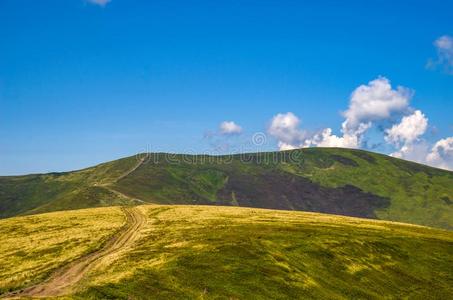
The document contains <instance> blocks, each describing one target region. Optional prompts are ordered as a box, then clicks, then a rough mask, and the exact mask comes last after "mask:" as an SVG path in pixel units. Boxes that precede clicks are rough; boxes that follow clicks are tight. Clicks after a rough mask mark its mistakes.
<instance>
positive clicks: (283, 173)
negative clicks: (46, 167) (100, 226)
mask: <svg viewBox="0 0 453 300" xmlns="http://www.w3.org/2000/svg"><path fill="white" fill-rule="evenodd" d="M143 202H145V203H159V204H209V205H231V206H247V207H258V208H270V209H287V210H303V211H312V212H323V213H331V214H339V215H347V216H356V217H365V218H376V219H383V220H392V221H401V222H408V223H414V224H420V225H427V226H433V227H440V228H446V229H453V172H449V171H444V170H440V169H435V168H431V167H428V166H424V165H420V164H416V163H413V162H408V161H404V160H400V159H396V158H392V157H389V156H386V155H381V154H376V153H371V152H366V151H362V150H351V149H339V148H308V149H300V150H292V151H282V152H265V153H247V154H239V155H234V156H206V155H173V154H164V153H157V154H148V155H147V154H142V155H138V156H133V157H128V158H124V159H119V160H116V161H112V162H108V163H104V164H100V165H98V166H95V167H92V168H88V169H84V170H79V171H74V172H66V173H50V174H39V175H27V176H8V177H0V217H10V216H15V215H24V214H31V213H40V212H48V211H56V210H67V209H76V208H87V207H97V206H111V205H120V204H139V203H143Z"/></svg>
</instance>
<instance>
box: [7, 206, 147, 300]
mask: <svg viewBox="0 0 453 300" xmlns="http://www.w3.org/2000/svg"><path fill="white" fill-rule="evenodd" d="M123 211H124V213H125V215H126V218H127V221H126V225H125V226H124V227H123V229H122V230H121V231H120V232H119V233H118V234H116V235H115V236H114V237H113V238H111V239H110V240H109V241H108V242H107V244H106V245H105V246H104V247H103V248H102V249H100V250H98V251H96V252H93V253H90V254H88V255H86V256H83V257H81V258H79V259H77V260H76V261H74V262H72V263H70V264H69V265H66V266H64V267H62V268H60V269H58V270H56V271H55V272H54V273H53V275H52V276H51V277H50V278H49V280H47V281H45V282H43V283H40V284H38V285H35V286H32V287H29V288H27V289H25V290H23V291H22V292H20V293H17V294H10V295H9V298H11V299H12V298H18V297H24V296H25V297H27V296H28V297H52V296H61V295H66V294H68V293H70V292H71V291H72V289H73V288H74V286H75V285H76V284H77V283H78V282H79V281H80V280H81V279H82V278H83V277H84V275H85V274H86V273H87V272H88V271H90V270H92V269H94V268H96V267H97V266H98V265H99V264H100V263H101V262H103V261H108V259H109V258H110V257H112V256H114V255H115V254H117V253H118V252H119V251H121V250H122V249H125V248H126V247H127V246H129V245H131V244H132V243H133V242H134V241H135V240H136V239H137V237H138V236H139V231H140V228H142V227H143V226H144V225H145V223H146V219H145V216H144V215H143V214H142V213H141V212H140V211H139V210H138V209H137V208H135V207H126V208H123Z"/></svg>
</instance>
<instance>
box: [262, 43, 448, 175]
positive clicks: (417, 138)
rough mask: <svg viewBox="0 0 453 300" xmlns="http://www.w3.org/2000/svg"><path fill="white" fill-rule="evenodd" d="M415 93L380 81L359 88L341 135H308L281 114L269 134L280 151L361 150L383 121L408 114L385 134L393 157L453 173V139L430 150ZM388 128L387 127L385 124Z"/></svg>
mask: <svg viewBox="0 0 453 300" xmlns="http://www.w3.org/2000/svg"><path fill="white" fill-rule="evenodd" d="M450 43H453V41H445V40H442V41H439V47H444V48H449V47H451V46H452V44H450ZM412 95H413V92H412V91H411V90H409V89H407V88H404V87H400V86H399V87H397V88H392V86H391V84H390V81H389V80H388V79H387V78H385V77H379V78H377V79H375V80H372V81H370V82H369V83H368V84H367V85H361V86H359V87H357V88H356V89H355V90H354V92H353V93H352V94H351V98H350V101H349V107H348V109H347V110H346V111H345V112H344V113H343V116H344V117H345V120H344V121H343V123H342V126H341V133H342V134H341V135H335V134H333V133H332V132H333V131H332V129H331V128H325V129H323V130H321V131H319V132H318V133H315V134H308V133H307V132H306V131H305V130H302V129H301V128H300V123H301V122H300V119H299V118H298V117H297V116H296V115H295V114H293V113H292V112H287V113H279V114H277V115H275V116H274V117H273V118H272V121H271V123H270V126H269V128H268V133H269V134H270V135H271V136H273V137H275V138H276V139H277V141H278V147H279V149H280V150H291V149H297V148H304V147H341V148H360V147H361V146H362V145H363V142H362V140H363V139H364V136H365V134H366V132H367V131H368V130H369V129H370V128H371V127H373V125H375V123H377V124H380V125H382V124H383V121H392V120H394V117H395V116H399V115H402V114H405V113H406V114H407V113H410V114H408V115H405V116H403V117H402V118H401V120H400V122H399V123H396V124H393V125H392V126H389V128H387V129H386V130H384V140H385V141H386V142H387V143H389V144H390V145H392V146H394V147H395V148H396V151H395V152H394V153H392V154H390V155H391V156H394V157H398V158H403V159H407V160H412V161H416V162H419V163H424V164H428V165H431V166H435V167H439V168H443V169H450V170H453V137H449V138H446V139H441V140H439V141H438V142H436V143H435V144H434V146H430V144H429V143H428V142H427V141H426V140H425V139H423V135H424V134H425V133H426V131H427V129H428V118H427V117H426V116H425V114H424V113H423V112H422V111H421V110H414V109H413V108H411V107H410V106H409V102H410V100H411V98H412ZM384 124H385V123H384Z"/></svg>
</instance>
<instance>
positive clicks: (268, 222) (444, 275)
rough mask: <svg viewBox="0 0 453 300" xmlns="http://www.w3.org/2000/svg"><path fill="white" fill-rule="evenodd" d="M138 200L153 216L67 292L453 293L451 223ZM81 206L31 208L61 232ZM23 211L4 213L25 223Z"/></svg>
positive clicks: (50, 249)
mask: <svg viewBox="0 0 453 300" xmlns="http://www.w3.org/2000/svg"><path fill="white" fill-rule="evenodd" d="M139 209H140V210H141V211H142V212H143V213H144V214H145V215H146V216H147V224H146V226H145V227H144V228H142V230H141V231H140V238H139V239H138V240H137V241H136V243H135V244H134V245H133V246H132V247H130V248H128V249H127V251H123V252H122V254H121V255H120V256H118V257H117V258H116V260H114V261H113V262H112V263H111V264H102V265H100V266H99V267H98V268H97V269H94V270H92V271H91V272H90V273H88V274H87V277H85V278H84V280H83V281H81V282H80V283H79V285H78V286H76V287H75V290H74V292H73V294H70V295H68V296H66V297H62V298H64V299H149V298H152V299H301V298H303V299H310V298H315V299H351V298H353V299H383V298H386V299H404V298H411V299H448V298H450V297H451V295H452V294H453V233H452V232H451V231H444V230H438V229H432V228H427V227H422V226H415V225H408V224H401V223H393V222H386V221H375V220H367V219H359V218H350V217H342V216H334V215H327V214H318V213H306V212H290V211H276V210H263V209H254V208H238V207H216V206H177V205H172V206H160V205H147V206H141V207H139ZM107 210H108V208H96V209H90V210H83V211H82V212H84V213H85V214H91V215H102V216H103V220H105V218H107V219H108V218H110V217H111V218H112V219H113V220H116V222H117V223H115V224H119V223H120V222H119V218H118V217H117V214H116V212H115V213H114V214H112V211H111V210H110V211H108V212H107ZM77 214H80V213H79V212H78V211H75V212H73V211H69V212H64V213H58V216H59V218H58V220H55V216H56V215H57V214H55V213H53V214H44V215H39V216H36V217H27V218H40V219H41V222H44V220H45V219H47V220H48V221H47V222H49V224H47V225H46V228H49V227H48V226H50V224H55V226H57V227H55V228H54V232H55V233H56V234H58V233H59V232H62V233H63V232H64V231H65V230H67V229H66V228H67V227H65V225H63V227H64V228H60V225H58V224H66V225H68V224H71V222H74V220H75V219H74V217H76V216H78V215H77ZM65 218H66V219H65ZM24 220H25V219H24V218H12V219H9V220H4V221H1V222H2V224H5V222H12V223H15V222H18V223H20V224H23V223H24ZM77 220H79V221H78V222H81V223H83V221H80V219H79V217H77ZM82 220H84V219H82ZM96 220H97V218H96ZM106 221H107V220H106ZM103 222H104V221H103ZM88 224H90V223H87V225H88ZM94 224H96V223H94ZM96 226H97V225H96ZM3 227H4V226H3ZM38 228H39V227H36V229H38ZM84 228H85V227H84ZM49 230H50V229H49ZM86 230H87V228H85V229H83V230H82V231H83V232H89V231H86ZM82 231H81V232H82ZM90 232H91V234H94V233H93V232H94V231H90ZM106 232H107V231H106ZM35 236H37V237H39V236H41V232H40V230H27V231H20V232H15V233H14V235H12V236H10V233H3V236H2V239H4V238H5V237H7V238H9V241H10V243H13V239H26V238H31V239H35ZM56 245H58V243H49V242H47V243H46V244H45V246H46V247H47V248H46V247H41V249H40V251H41V253H52V254H53V255H55V253H56V252H58V251H56V250H55V246H56ZM20 250H21V248H20V247H19V248H17V249H16V251H20ZM26 253H27V251H23V253H22V254H20V253H19V254H17V257H21V255H26ZM9 255H11V254H9ZM45 259H50V260H52V259H54V258H52V256H51V257H47V256H44V257H43V258H42V259H41V261H40V263H41V264H43V265H45V264H46V262H45ZM4 261H6V260H3V262H4ZM60 262H62V261H60ZM23 264H28V262H27V261H26V260H21V259H20V258H15V265H14V267H12V268H13V271H14V270H16V269H17V270H19V269H23V267H22V265H23ZM0 265H1V264H0ZM13 271H9V270H8V268H3V269H0V284H3V285H5V283H4V282H5V280H7V279H6V278H8V274H9V273H8V272H13ZM37 276H38V275H37ZM38 278H41V277H39V276H38ZM28 280H29V281H34V280H35V281H36V278H29V279H28ZM15 284H16V285H20V284H21V283H18V282H16V283H15ZM24 284H25V283H24Z"/></svg>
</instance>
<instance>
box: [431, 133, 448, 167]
mask: <svg viewBox="0 0 453 300" xmlns="http://www.w3.org/2000/svg"><path fill="white" fill-rule="evenodd" d="M426 163H428V164H430V165H431V166H435V167H438V168H442V169H448V170H453V137H448V138H445V139H441V140H439V141H437V143H435V144H434V146H433V147H432V148H431V152H430V153H429V154H428V155H427V157H426Z"/></svg>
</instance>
